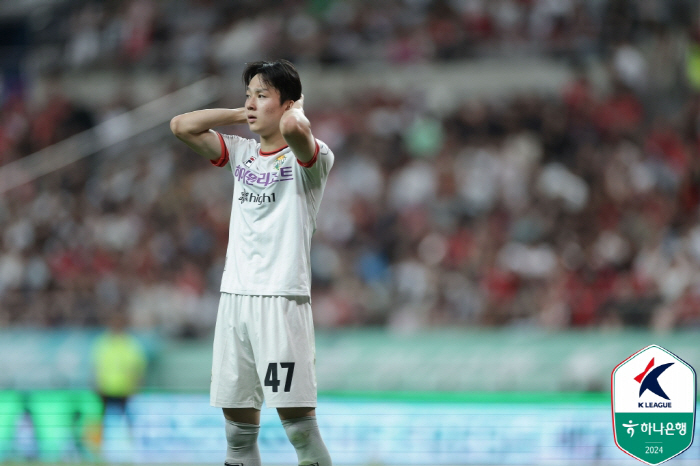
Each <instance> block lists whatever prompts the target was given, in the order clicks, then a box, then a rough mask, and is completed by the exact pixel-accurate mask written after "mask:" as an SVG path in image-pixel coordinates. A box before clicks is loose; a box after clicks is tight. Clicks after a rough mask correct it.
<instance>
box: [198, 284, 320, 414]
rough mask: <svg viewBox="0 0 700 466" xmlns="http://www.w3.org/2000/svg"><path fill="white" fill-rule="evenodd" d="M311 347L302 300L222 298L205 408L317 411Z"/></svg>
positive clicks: (307, 311) (306, 306) (307, 307)
mask: <svg viewBox="0 0 700 466" xmlns="http://www.w3.org/2000/svg"><path fill="white" fill-rule="evenodd" d="M315 365H316V344H315V340H314V326H313V317H312V314H311V301H310V299H309V298H308V297H306V296H247V295H238V294H230V293H221V300H220V301H219V311H218V314H217V317H216V330H215V332H214V358H213V363H212V377H211V391H210V402H211V405H212V406H217V407H220V408H255V409H261V408H262V403H263V399H264V400H265V402H266V404H267V406H268V407H271V408H301V407H313V408H315V407H316V367H315Z"/></svg>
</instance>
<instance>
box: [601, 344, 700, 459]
mask: <svg viewBox="0 0 700 466" xmlns="http://www.w3.org/2000/svg"><path fill="white" fill-rule="evenodd" d="M611 378H612V387H611V388H612V411H613V433H614V435H615V444H616V445H617V446H618V447H619V448H620V449H621V450H622V451H624V452H625V453H627V454H628V455H630V456H632V457H633V458H636V459H638V460H639V461H642V462H644V463H646V464H650V465H657V464H660V463H663V462H664V461H668V460H669V459H671V458H673V457H675V456H678V455H680V454H681V453H683V452H684V451H685V450H687V449H688V448H689V447H690V445H691V444H692V442H693V432H694V428H695V404H696V376H695V370H694V369H693V368H692V367H691V366H690V365H689V364H688V363H686V362H685V361H683V360H682V359H681V358H679V357H678V356H676V355H675V354H673V353H671V352H670V351H668V350H667V349H664V348H662V347H660V346H657V345H651V346H647V347H646V348H644V349H642V350H640V351H638V352H636V353H634V354H633V355H632V356H630V357H629V358H627V359H625V360H624V361H622V362H621V363H620V364H618V365H617V367H615V369H614V370H613V372H612V375H611Z"/></svg>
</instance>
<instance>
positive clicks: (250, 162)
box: [243, 155, 255, 167]
mask: <svg viewBox="0 0 700 466" xmlns="http://www.w3.org/2000/svg"><path fill="white" fill-rule="evenodd" d="M253 162H255V156H254V155H251V156H250V158H249V159H248V160H246V161H245V162H243V165H245V166H246V167H250V166H251V165H253Z"/></svg>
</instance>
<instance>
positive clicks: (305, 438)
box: [285, 424, 310, 448]
mask: <svg viewBox="0 0 700 466" xmlns="http://www.w3.org/2000/svg"><path fill="white" fill-rule="evenodd" d="M285 431H286V432H287V438H289V442H290V443H291V444H292V446H294V448H304V447H305V446H306V445H307V444H308V443H309V436H310V432H309V431H308V429H306V428H304V427H301V426H297V425H294V424H292V425H289V426H288V427H287V426H285Z"/></svg>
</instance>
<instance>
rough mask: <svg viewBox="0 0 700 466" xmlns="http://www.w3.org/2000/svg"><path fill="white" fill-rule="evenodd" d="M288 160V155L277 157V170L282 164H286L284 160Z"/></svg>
mask: <svg viewBox="0 0 700 466" xmlns="http://www.w3.org/2000/svg"><path fill="white" fill-rule="evenodd" d="M285 160H287V155H286V154H285V155H280V156H279V157H277V158H276V159H275V170H279V169H280V168H281V167H282V165H284V161H285Z"/></svg>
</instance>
